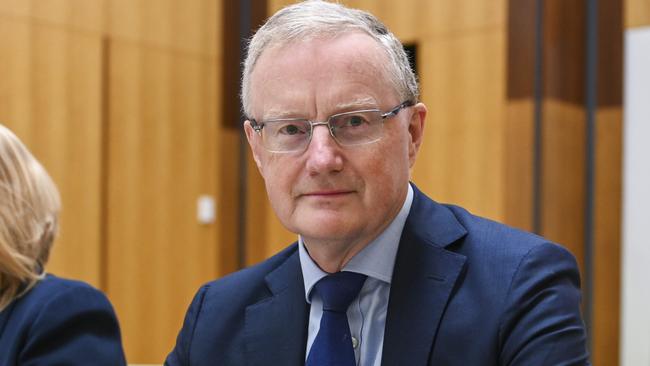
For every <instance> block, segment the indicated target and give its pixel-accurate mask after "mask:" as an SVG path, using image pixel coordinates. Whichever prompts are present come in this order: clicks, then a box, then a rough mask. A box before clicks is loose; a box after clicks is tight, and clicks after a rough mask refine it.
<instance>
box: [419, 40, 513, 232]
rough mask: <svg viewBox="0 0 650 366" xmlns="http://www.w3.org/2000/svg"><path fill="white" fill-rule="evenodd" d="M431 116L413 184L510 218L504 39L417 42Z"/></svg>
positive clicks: (480, 210)
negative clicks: (506, 188) (506, 176)
mask: <svg viewBox="0 0 650 366" xmlns="http://www.w3.org/2000/svg"><path fill="white" fill-rule="evenodd" d="M419 47H420V49H419V53H420V55H421V56H420V57H421V59H420V60H419V62H418V64H419V65H421V67H420V81H421V86H422V101H423V102H424V103H425V104H426V105H427V107H428V110H429V113H428V115H427V121H426V126H425V131H424V142H423V144H422V147H421V150H420V155H419V157H418V161H417V163H416V165H415V169H414V171H413V180H414V181H415V183H416V184H418V186H419V187H420V188H421V189H423V190H424V191H425V192H428V193H429V194H431V195H432V196H433V197H434V198H435V199H436V200H440V201H443V202H453V203H456V204H459V205H461V206H464V207H466V208H467V209H469V210H471V211H473V212H474V213H476V214H479V215H483V216H487V217H490V218H493V219H496V220H502V219H503V215H504V196H503V195H504V191H503V187H504V174H505V173H504V127H505V124H504V121H505V117H506V113H505V99H504V98H505V48H504V47H505V34H504V32H502V31H495V32H485V33H477V34H475V35H462V36H458V37H450V38H449V39H444V40H443V39H440V40H433V41H422V42H421V43H420V44H419Z"/></svg>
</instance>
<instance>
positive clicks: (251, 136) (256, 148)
mask: <svg viewBox="0 0 650 366" xmlns="http://www.w3.org/2000/svg"><path fill="white" fill-rule="evenodd" d="M244 132H246V140H248V146H250V148H251V152H252V153H253V160H255V165H257V170H258V171H259V172H260V174H261V175H262V177H264V172H263V171H262V161H261V160H260V155H259V153H260V149H261V148H262V147H261V145H260V144H261V141H260V136H259V135H258V134H257V132H255V130H254V129H253V126H252V125H251V122H250V121H249V120H246V121H245V122H244Z"/></svg>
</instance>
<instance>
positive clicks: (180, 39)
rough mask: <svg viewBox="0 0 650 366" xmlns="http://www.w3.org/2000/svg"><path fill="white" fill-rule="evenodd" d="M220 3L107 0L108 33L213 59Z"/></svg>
mask: <svg viewBox="0 0 650 366" xmlns="http://www.w3.org/2000/svg"><path fill="white" fill-rule="evenodd" d="M220 4H221V1H218V0H193V1H179V0H110V2H109V3H108V10H107V11H108V20H107V27H108V34H109V35H110V37H111V38H114V39H128V40H132V41H133V40H136V41H138V42H142V43H147V44H150V45H155V46H157V47H162V48H166V49H175V50H182V51H185V52H190V53H199V54H206V55H211V56H216V55H218V54H221V52H222V50H220V49H219V48H218V47H219V42H218V39H219V36H218V35H217V32H218V29H219V27H218V26H217V23H218V22H219V21H220V20H221V5H220Z"/></svg>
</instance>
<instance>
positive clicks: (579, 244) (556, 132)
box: [540, 99, 586, 277]
mask: <svg viewBox="0 0 650 366" xmlns="http://www.w3.org/2000/svg"><path fill="white" fill-rule="evenodd" d="M542 113H543V115H544V123H543V125H542V172H543V174H542V182H541V196H542V199H541V201H542V207H541V213H542V217H541V233H540V234H541V235H543V236H544V237H546V238H548V239H550V240H552V241H554V242H557V243H560V244H562V245H563V246H565V247H566V248H567V249H569V250H570V251H571V253H573V255H574V256H576V259H577V260H578V264H579V265H580V268H581V269H584V263H583V262H584V260H583V259H584V225H585V221H584V207H585V165H584V163H585V160H586V158H585V131H586V130H585V111H584V108H583V107H582V106H577V105H573V104H571V103H567V102H563V101H557V100H553V99H545V100H544V101H543V112H542ZM583 277H584V271H583Z"/></svg>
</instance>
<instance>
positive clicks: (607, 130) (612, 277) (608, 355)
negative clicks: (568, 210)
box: [592, 107, 623, 365]
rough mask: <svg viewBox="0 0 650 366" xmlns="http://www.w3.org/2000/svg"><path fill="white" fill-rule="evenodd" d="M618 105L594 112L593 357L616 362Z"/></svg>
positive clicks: (619, 145) (619, 138)
mask: <svg viewBox="0 0 650 366" xmlns="http://www.w3.org/2000/svg"><path fill="white" fill-rule="evenodd" d="M622 121H623V116H622V108H621V107H608V108H600V109H599V110H598V112H597V114H596V147H597V150H596V157H595V159H596V172H595V183H596V186H595V189H596V192H595V208H594V212H595V217H594V238H595V239H594V283H595V284H596V286H594V294H593V296H594V304H595V305H594V324H593V332H594V334H595V335H597V336H596V337H594V340H593V347H592V348H593V360H594V361H598V362H599V365H617V364H618V362H619V359H618V355H619V325H620V320H619V314H620V301H619V299H620V292H621V289H620V287H621V285H620V279H621V276H620V272H621V244H620V242H621V217H622V216H621V214H622V212H621V191H622V189H621V184H622V183H621V180H622V177H621V171H622V161H621V160H622V159H621V156H622V143H623V136H622V133H623V128H622Z"/></svg>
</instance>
